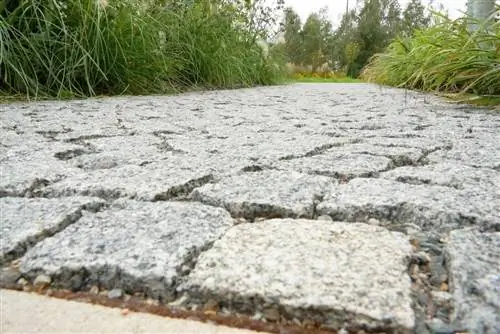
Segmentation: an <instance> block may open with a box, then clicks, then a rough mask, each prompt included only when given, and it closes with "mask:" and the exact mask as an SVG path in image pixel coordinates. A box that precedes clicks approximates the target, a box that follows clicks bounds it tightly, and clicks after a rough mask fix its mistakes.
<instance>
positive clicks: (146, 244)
mask: <svg viewBox="0 0 500 334" xmlns="http://www.w3.org/2000/svg"><path fill="white" fill-rule="evenodd" d="M232 225H233V220H232V218H231V217H230V215H229V214H228V213H227V212H226V211H224V210H222V209H218V208H214V207H210V206H206V205H203V204H200V203H188V202H157V203H151V202H136V201H131V200H124V199H121V200H117V201H115V202H114V203H113V205H112V206H111V207H110V208H109V209H108V210H106V211H102V212H97V213H92V214H90V213H86V214H84V215H83V217H82V218H80V220H78V222H76V223H75V224H72V225H70V226H68V227H67V228H66V229H65V230H63V231H62V232H60V233H58V234H56V235H55V236H53V237H51V238H48V239H45V240H43V241H42V242H40V243H38V244H37V245H36V246H34V247H33V248H31V249H30V250H29V251H28V252H27V253H26V254H25V255H24V257H22V258H21V263H20V270H21V272H22V273H23V274H24V275H25V276H26V277H29V278H30V279H33V278H34V277H36V276H38V275H39V274H44V275H47V276H49V277H51V279H52V282H53V285H54V286H58V287H62V288H67V289H72V290H81V289H83V290H85V289H90V288H91V287H92V286H93V285H98V286H100V287H102V288H104V289H107V290H112V289H122V290H123V291H124V292H125V293H129V292H131V293H132V292H144V293H146V295H147V296H149V297H152V298H163V299H165V300H168V299H170V298H173V293H174V291H175V287H176V284H177V283H178V280H179V279H180V278H181V277H182V276H183V275H185V274H186V273H188V272H189V270H190V268H191V266H192V265H193V262H194V261H196V258H197V255H198V254H199V253H200V252H201V251H203V250H205V249H207V248H208V247H209V246H210V244H211V243H212V242H213V241H215V240H216V239H218V238H219V237H220V236H221V235H222V234H223V233H224V232H225V231H226V230H227V229H229V228H230V227H231V226H232Z"/></svg>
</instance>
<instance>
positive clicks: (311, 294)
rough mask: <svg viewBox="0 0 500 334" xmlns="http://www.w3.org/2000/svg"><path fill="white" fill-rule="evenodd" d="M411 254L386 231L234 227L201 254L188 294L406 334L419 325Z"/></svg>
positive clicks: (287, 223) (278, 223) (288, 223)
mask: <svg viewBox="0 0 500 334" xmlns="http://www.w3.org/2000/svg"><path fill="white" fill-rule="evenodd" d="M410 254H411V245H410V243H409V242H408V238H407V237H406V236H404V235H402V234H399V233H393V232H389V231H387V230H386V229H384V228H381V227H377V226H369V225H366V224H361V223H342V222H335V223H330V222H322V221H317V220H291V219H283V220H281V219H276V220H274V219H273V220H270V221H267V222H266V223H259V224H241V225H238V226H236V227H234V228H232V229H231V230H230V231H229V232H228V233H226V234H225V235H224V237H222V238H221V239H220V240H218V241H216V242H215V244H214V246H213V247H212V248H211V249H210V250H209V251H207V252H205V253H203V254H202V255H201V256H200V259H199V261H198V264H197V266H196V268H195V269H194V270H193V272H192V273H191V274H190V275H189V277H188V280H187V283H186V284H185V285H184V286H183V289H184V290H186V291H187V293H188V295H189V296H190V297H191V298H193V299H195V300H196V299H202V300H208V299H210V298H215V299H217V301H218V302H220V303H222V304H225V305H230V307H235V308H240V310H242V311H245V310H253V309H256V308H257V309H258V310H260V311H261V312H266V309H277V311H278V312H279V313H282V315H283V316H285V317H287V318H290V319H293V318H300V319H303V318H309V317H310V318H313V319H315V320H316V321H318V320H320V321H321V320H322V321H329V322H330V323H329V324H330V325H332V326H335V325H336V326H337V327H342V326H346V327H347V328H365V329H375V328H377V329H382V330H384V329H388V328H391V329H394V328H396V329H400V330H404V329H410V328H412V327H413V325H414V316H413V311H412V309H411V298H410V295H409V287H410V279H409V277H408V276H407V274H406V268H407V262H408V261H407V260H408V259H409V256H410ZM214 296H215V297H214ZM252 304H253V305H252ZM267 313H269V311H267Z"/></svg>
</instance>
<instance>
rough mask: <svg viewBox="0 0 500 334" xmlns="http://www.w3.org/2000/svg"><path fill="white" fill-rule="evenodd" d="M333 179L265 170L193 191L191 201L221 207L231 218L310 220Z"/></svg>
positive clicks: (241, 175) (240, 175)
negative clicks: (292, 218) (317, 203)
mask: <svg viewBox="0 0 500 334" xmlns="http://www.w3.org/2000/svg"><path fill="white" fill-rule="evenodd" d="M335 184H336V182H335V180H332V179H330V178H327V177H322V176H311V175H306V174H301V173H297V172H282V171H275V170H266V171H262V172H249V173H242V174H239V175H235V176H233V177H227V178H223V179H221V180H220V181H219V182H217V183H213V184H207V185H204V186H202V187H199V188H196V189H195V190H194V191H193V192H192V193H191V198H192V200H195V201H200V202H202V203H206V204H210V205H214V206H219V207H223V208H225V209H226V210H228V211H229V212H230V213H231V215H233V216H234V217H243V218H245V219H249V220H254V219H255V218H258V217H267V218H285V217H294V218H313V216H314V208H315V206H316V202H318V201H319V200H320V199H321V198H323V197H324V196H325V194H326V193H327V192H328V191H329V189H330V188H332V187H333V186H334V185H335Z"/></svg>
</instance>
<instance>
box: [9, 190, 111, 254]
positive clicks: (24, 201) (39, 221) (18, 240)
mask: <svg viewBox="0 0 500 334" xmlns="http://www.w3.org/2000/svg"><path fill="white" fill-rule="evenodd" d="M104 204H105V203H104V201H102V200H100V199H98V198H88V197H87V198H85V197H72V198H68V199H44V198H15V197H3V198H0V218H1V223H0V230H1V233H0V264H3V263H4V262H6V261H10V260H13V259H15V258H17V257H20V256H21V255H23V254H24V253H25V252H26V250H27V249H29V248H30V247H31V246H33V245H34V244H36V243H37V242H38V241H40V240H42V239H43V238H46V237H49V236H51V235H54V234H57V233H58V232H60V231H62V230H63V229H64V228H66V227H67V226H69V225H71V224H73V223H75V222H76V221H77V220H78V219H79V218H80V217H81V216H82V214H83V210H91V211H96V210H99V209H100V208H102V207H103V205H104Z"/></svg>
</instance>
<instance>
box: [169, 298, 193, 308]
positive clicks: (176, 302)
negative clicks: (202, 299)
mask: <svg viewBox="0 0 500 334" xmlns="http://www.w3.org/2000/svg"><path fill="white" fill-rule="evenodd" d="M187 300H188V297H187V296H186V295H182V296H181V297H180V298H177V299H176V300H174V301H173V302H170V303H168V305H169V306H172V307H180V306H183V305H184V304H185V303H186V302H187Z"/></svg>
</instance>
